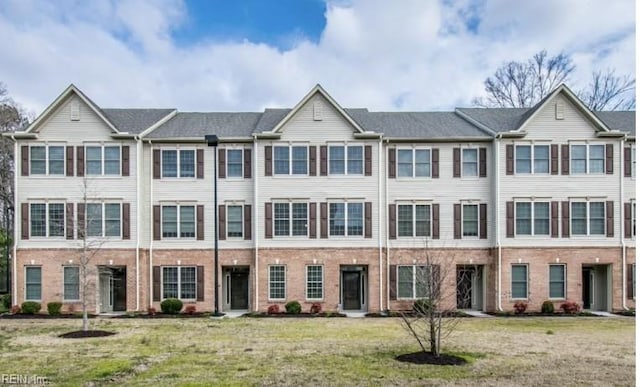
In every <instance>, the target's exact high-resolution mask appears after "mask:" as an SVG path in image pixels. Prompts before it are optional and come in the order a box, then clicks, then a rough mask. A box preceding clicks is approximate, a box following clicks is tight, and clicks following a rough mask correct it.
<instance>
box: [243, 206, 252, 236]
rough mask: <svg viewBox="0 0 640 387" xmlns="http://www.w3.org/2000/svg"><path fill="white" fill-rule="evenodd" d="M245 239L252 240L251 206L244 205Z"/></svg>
mask: <svg viewBox="0 0 640 387" xmlns="http://www.w3.org/2000/svg"><path fill="white" fill-rule="evenodd" d="M244 239H245V240H247V241H250V240H251V204H245V205H244Z"/></svg>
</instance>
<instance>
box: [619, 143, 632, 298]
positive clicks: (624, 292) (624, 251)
mask: <svg viewBox="0 0 640 387" xmlns="http://www.w3.org/2000/svg"><path fill="white" fill-rule="evenodd" d="M626 139H627V135H626V134H625V135H624V137H623V138H622V140H620V168H618V173H619V174H620V210H621V211H620V214H621V215H622V216H620V246H621V247H622V309H624V310H629V308H628V307H627V283H626V281H627V245H626V244H625V243H624V172H623V171H624V143H625V141H626Z"/></svg>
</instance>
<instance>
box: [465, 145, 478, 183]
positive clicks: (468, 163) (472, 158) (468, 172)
mask: <svg viewBox="0 0 640 387" xmlns="http://www.w3.org/2000/svg"><path fill="white" fill-rule="evenodd" d="M478 165H479V162H478V149H476V148H467V149H462V176H463V177H475V176H478Z"/></svg>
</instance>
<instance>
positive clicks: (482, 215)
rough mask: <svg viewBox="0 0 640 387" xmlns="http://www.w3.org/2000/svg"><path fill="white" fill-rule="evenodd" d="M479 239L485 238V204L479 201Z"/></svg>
mask: <svg viewBox="0 0 640 387" xmlns="http://www.w3.org/2000/svg"><path fill="white" fill-rule="evenodd" d="M479 207H480V208H479V209H480V239H487V204H486V203H481V204H480V206H479Z"/></svg>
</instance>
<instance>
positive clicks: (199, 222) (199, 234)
mask: <svg viewBox="0 0 640 387" xmlns="http://www.w3.org/2000/svg"><path fill="white" fill-rule="evenodd" d="M196 226H197V227H196V239H197V240H199V241H202V240H204V205H202V204H199V205H198V206H197V207H196Z"/></svg>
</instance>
